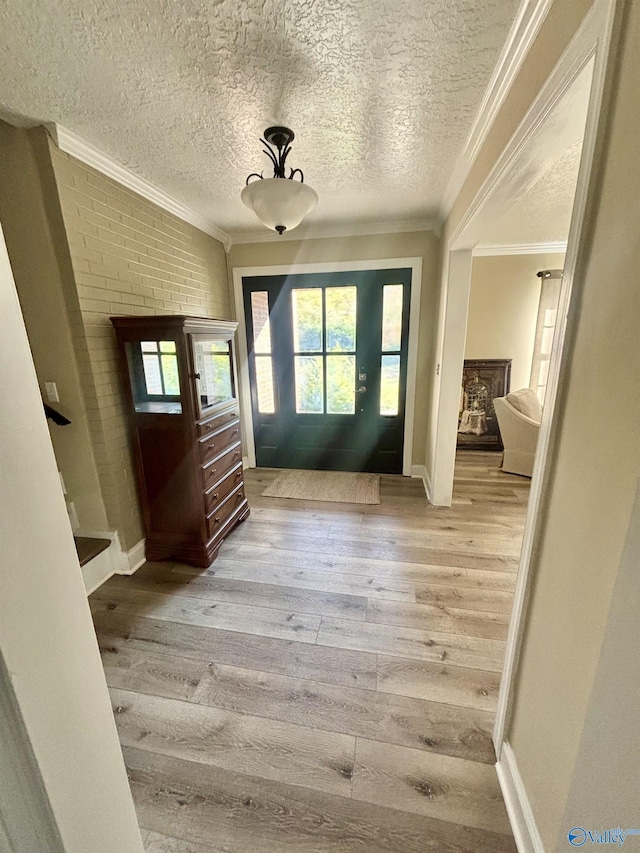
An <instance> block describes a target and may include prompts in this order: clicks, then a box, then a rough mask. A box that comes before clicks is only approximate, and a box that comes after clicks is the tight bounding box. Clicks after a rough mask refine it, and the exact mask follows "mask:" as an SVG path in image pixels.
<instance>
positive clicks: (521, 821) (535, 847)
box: [496, 741, 545, 853]
mask: <svg viewBox="0 0 640 853" xmlns="http://www.w3.org/2000/svg"><path fill="white" fill-rule="evenodd" d="M496 772H497V774H498V780H499V782H500V788H501V789H502V796H503V797H504V802H505V805H506V807H507V814H508V815H509V821H510V823H511V829H512V830H513V835H514V838H515V841H516V847H517V848H518V853H545V850H544V845H543V844H542V839H541V838H540V833H539V832H538V827H537V826H536V822H535V818H534V816H533V811H532V809H531V805H530V803H529V798H528V797H527V792H526V790H525V787H524V783H523V781H522V777H521V776H520V772H519V770H518V765H517V763H516V756H515V753H514V752H513V749H512V748H511V746H510V744H509V743H507V742H506V741H505V742H504V743H503V744H502V751H501V755H500V760H499V761H498V763H497V764H496Z"/></svg>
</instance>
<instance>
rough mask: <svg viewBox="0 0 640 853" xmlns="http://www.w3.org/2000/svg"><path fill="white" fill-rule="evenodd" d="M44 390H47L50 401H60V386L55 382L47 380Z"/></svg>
mask: <svg viewBox="0 0 640 853" xmlns="http://www.w3.org/2000/svg"><path fill="white" fill-rule="evenodd" d="M44 390H45V391H46V392H47V399H48V400H49V402H50V403H59V402H60V397H59V396H58V386H57V385H56V383H55V382H45V383H44Z"/></svg>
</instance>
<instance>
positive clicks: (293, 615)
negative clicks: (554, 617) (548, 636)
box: [90, 451, 529, 853]
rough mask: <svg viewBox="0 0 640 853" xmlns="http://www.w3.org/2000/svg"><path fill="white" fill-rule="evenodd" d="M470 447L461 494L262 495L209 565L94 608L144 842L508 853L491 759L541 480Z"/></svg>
mask: <svg viewBox="0 0 640 853" xmlns="http://www.w3.org/2000/svg"><path fill="white" fill-rule="evenodd" d="M499 460H500V456H499V454H486V453H474V452H472V451H467V452H465V453H461V454H459V456H458V460H457V466H456V483H455V489H454V503H453V506H452V507H450V508H435V507H430V506H428V504H427V502H426V499H425V496H424V490H423V487H422V483H421V482H420V481H418V480H410V479H406V478H401V477H389V476H383V477H382V478H381V503H380V505H353V504H334V503H321V502H310V501H288V500H285V499H278V498H263V497H261V495H260V493H261V492H262V490H263V489H264V488H265V486H266V485H267V484H268V483H269V482H270V481H271V480H272V479H273V478H274V477H275V475H276V473H277V472H276V471H273V470H267V469H257V470H255V471H247V472H246V474H247V476H246V491H247V496H248V498H249V503H250V506H251V516H250V517H249V519H248V520H247V521H246V522H244V523H243V524H242V525H240V527H238V528H237V529H236V530H235V531H234V532H233V533H232V534H231V535H230V537H229V538H228V540H227V541H226V542H225V543H224V545H223V546H222V549H221V552H220V556H219V558H218V559H217V560H216V562H215V563H213V565H212V566H211V567H210V569H208V570H207V571H202V570H197V569H193V568H190V567H189V566H185V565H180V564H177V563H153V564H152V563H147V564H145V566H143V567H142V568H141V569H139V570H138V572H136V574H135V575H133V576H132V577H123V576H116V577H114V578H112V579H111V580H110V581H108V582H107V583H106V584H105V585H104V586H102V587H101V588H100V589H99V590H98V591H97V592H95V593H94V594H93V595H92V596H91V598H90V602H91V608H92V612H93V616H94V622H95V626H96V631H97V635H98V640H99V643H100V648H101V652H102V656H103V661H104V667H105V673H106V676H107V682H108V684H109V687H110V691H111V695H112V700H113V708H114V714H115V720H116V724H117V727H118V732H119V735H120V741H121V743H122V746H123V752H124V756H125V761H126V764H127V768H128V772H129V778H130V783H131V788H132V791H133V796H134V801H135V804H136V809H137V812H138V818H139V821H140V826H141V827H142V830H143V841H144V844H145V850H146V851H147V852H148V853H281V851H286V852H288V851H290V853H318V851H320V853H363V851H365V850H366V851H367V853H382V851H385V853H392V851H393V853H418V851H420V853H423V851H431V853H513V851H515V850H516V847H515V843H514V840H513V837H512V834H511V830H510V827H509V821H508V818H507V814H506V810H505V807H504V804H503V801H502V796H501V793H500V788H499V785H498V781H497V778H496V774H495V769H494V767H493V763H494V761H495V756H494V753H493V745H492V743H491V728H492V725H493V718H494V714H495V707H496V700H497V693H498V688H499V683H500V671H501V667H502V661H503V655H504V644H505V638H506V633H507V628H508V620H509V615H510V609H511V603H512V596H513V590H514V584H515V571H516V568H517V563H518V554H519V549H520V545H521V540H522V529H523V523H524V516H525V512H526V505H527V499H528V494H529V481H528V480H526V479H524V478H520V477H516V476H512V475H508V474H503V473H502V472H501V471H500V470H499V468H498V465H499Z"/></svg>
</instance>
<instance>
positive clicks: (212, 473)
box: [209, 468, 216, 477]
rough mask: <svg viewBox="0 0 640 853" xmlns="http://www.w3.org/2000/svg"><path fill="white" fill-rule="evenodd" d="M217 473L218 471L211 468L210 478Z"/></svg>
mask: <svg viewBox="0 0 640 853" xmlns="http://www.w3.org/2000/svg"><path fill="white" fill-rule="evenodd" d="M215 473H216V469H215V468H209V476H210V477H213V475H214V474H215Z"/></svg>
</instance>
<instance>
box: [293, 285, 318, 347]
mask: <svg viewBox="0 0 640 853" xmlns="http://www.w3.org/2000/svg"><path fill="white" fill-rule="evenodd" d="M291 310H292V314H293V348H294V350H295V352H321V351H322V290H321V288H319V287H317V288H307V289H304V290H302V289H301V290H292V291H291Z"/></svg>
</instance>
